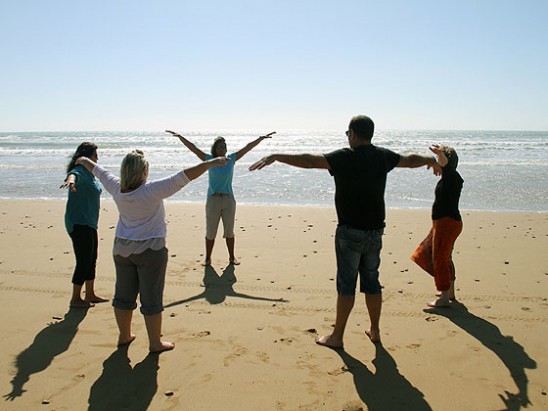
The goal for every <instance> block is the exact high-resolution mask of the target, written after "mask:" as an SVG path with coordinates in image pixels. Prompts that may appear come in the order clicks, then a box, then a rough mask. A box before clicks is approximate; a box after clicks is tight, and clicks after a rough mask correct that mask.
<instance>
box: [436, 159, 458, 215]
mask: <svg viewBox="0 0 548 411" xmlns="http://www.w3.org/2000/svg"><path fill="white" fill-rule="evenodd" d="M463 183H464V180H463V179H462V177H461V176H460V174H459V172H458V171H457V170H455V169H451V168H447V167H444V168H443V170H442V175H441V179H440V181H438V184H437V185H436V190H435V198H434V204H433V205H432V220H439V219H440V218H443V217H451V218H452V219H454V220H458V221H461V220H462V218H461V215H460V212H459V199H460V193H461V191H462V184H463Z"/></svg>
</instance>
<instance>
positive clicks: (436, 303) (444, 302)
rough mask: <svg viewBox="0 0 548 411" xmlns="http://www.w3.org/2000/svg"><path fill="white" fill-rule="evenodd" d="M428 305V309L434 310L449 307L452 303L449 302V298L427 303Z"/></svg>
mask: <svg viewBox="0 0 548 411" xmlns="http://www.w3.org/2000/svg"><path fill="white" fill-rule="evenodd" d="M427 305H428V307H433V308H440V307H449V305H450V301H449V298H443V297H440V298H438V299H436V300H434V301H430V302H429V303H427Z"/></svg>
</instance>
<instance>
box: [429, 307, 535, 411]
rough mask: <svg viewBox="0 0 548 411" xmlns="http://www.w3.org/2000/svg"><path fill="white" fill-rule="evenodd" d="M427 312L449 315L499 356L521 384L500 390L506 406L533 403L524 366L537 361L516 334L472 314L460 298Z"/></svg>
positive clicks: (516, 381) (452, 320)
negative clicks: (443, 306) (506, 332)
mask: <svg viewBox="0 0 548 411" xmlns="http://www.w3.org/2000/svg"><path fill="white" fill-rule="evenodd" d="M424 312H427V313H431V314H436V315H441V316H443V317H446V318H448V319H449V320H450V321H451V322H452V323H454V324H455V325H457V326H458V327H460V328H461V329H462V330H464V331H466V332H467V333H468V334H470V335H471V336H472V337H474V338H476V339H477V340H478V341H479V342H481V343H482V344H483V345H484V346H485V347H487V348H489V349H490V350H491V351H493V353H495V354H496V355H497V356H498V357H499V358H500V360H501V361H502V362H503V364H504V365H505V366H506V368H508V371H509V372H510V375H511V376H512V378H513V380H514V382H515V384H516V386H517V387H518V393H517V394H513V393H511V392H508V391H506V390H505V395H504V396H503V395H501V394H499V397H500V399H501V400H502V401H503V402H504V404H505V405H506V407H507V410H519V409H521V407H527V406H528V405H529V404H531V401H530V400H529V395H528V383H529V380H528V379H527V375H526V374H525V369H526V368H528V369H535V368H537V363H536V361H535V360H533V359H532V358H531V357H529V355H528V354H527V353H526V352H525V350H524V348H523V347H522V346H521V345H520V344H518V343H517V342H516V341H514V338H513V337H511V336H506V335H502V334H501V332H500V330H499V329H498V327H497V326H496V325H494V324H492V323H490V322H489V321H487V320H484V319H483V318H480V317H478V316H476V315H474V314H472V313H471V312H470V311H468V308H467V307H466V306H465V305H464V304H462V303H460V302H458V301H454V302H453V303H452V304H451V308H427V309H425V310H424Z"/></svg>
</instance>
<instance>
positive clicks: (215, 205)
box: [166, 130, 276, 266]
mask: <svg viewBox="0 0 548 411" xmlns="http://www.w3.org/2000/svg"><path fill="white" fill-rule="evenodd" d="M166 132H167V133H170V134H172V135H174V136H176V137H178V138H179V140H181V142H182V143H183V144H184V145H185V146H186V147H187V148H188V149H189V150H190V151H192V152H193V153H194V154H196V156H198V158H199V159H200V160H202V161H204V160H210V159H212V158H215V157H225V156H226V157H227V158H229V159H230V162H228V163H226V165H225V166H224V167H213V168H210V169H209V171H208V173H209V180H208V181H209V186H208V189H207V201H206V239H205V243H206V256H205V261H204V263H203V264H204V265H206V266H207V265H209V264H211V253H212V251H213V246H214V244H215V237H216V236H217V229H218V227H219V221H220V220H221V219H222V220H223V228H224V233H223V237H224V238H225V239H226V247H227V249H228V254H229V261H230V263H231V264H234V265H238V264H240V262H239V261H238V259H237V258H236V255H235V254H234V236H235V235H234V221H235V219H236V199H235V198H234V192H233V191H232V177H233V175H234V165H235V163H236V161H238V160H240V159H241V158H242V157H243V156H244V155H246V154H247V153H248V152H249V151H250V150H251V149H253V148H254V147H256V146H257V145H258V144H259V143H260V142H261V141H263V140H264V139H265V138H271V137H272V135H273V134H275V133H276V132H275V131H274V132H272V133H269V134H267V135H264V136H261V137H259V138H257V139H256V140H253V141H252V142H250V143H248V144H247V145H246V146H245V147H244V148H242V149H240V150H239V151H237V152H235V153H232V154H229V155H227V154H226V153H227V149H226V141H225V139H224V138H223V137H217V138H216V139H215V141H214V142H213V145H212V146H211V154H206V153H204V152H203V151H202V150H200V149H199V148H198V147H196V146H195V145H194V144H193V143H191V142H190V141H188V140H187V139H186V138H185V137H183V136H182V135H180V134H179V133H176V132H174V131H170V130H166Z"/></svg>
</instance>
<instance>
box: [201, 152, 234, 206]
mask: <svg viewBox="0 0 548 411" xmlns="http://www.w3.org/2000/svg"><path fill="white" fill-rule="evenodd" d="M227 157H228V158H230V161H229V162H227V163H226V164H225V166H224V167H223V166H216V167H212V168H210V169H209V170H208V173H209V186H208V189H207V195H208V196H210V195H213V194H215V193H224V194H230V195H234V192H233V191H232V176H233V175H234V164H236V153H232V154H229V155H228V156H227ZM212 158H215V157H213V156H212V155H211V154H206V160H211V159H212Z"/></svg>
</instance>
